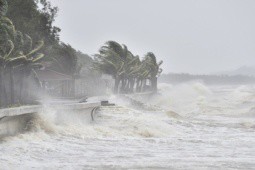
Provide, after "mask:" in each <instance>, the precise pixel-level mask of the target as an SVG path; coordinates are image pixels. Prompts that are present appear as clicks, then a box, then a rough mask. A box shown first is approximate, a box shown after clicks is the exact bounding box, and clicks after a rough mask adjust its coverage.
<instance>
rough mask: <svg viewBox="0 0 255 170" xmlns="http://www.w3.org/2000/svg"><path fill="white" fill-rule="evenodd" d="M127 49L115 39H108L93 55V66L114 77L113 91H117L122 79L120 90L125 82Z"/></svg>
mask: <svg viewBox="0 0 255 170" xmlns="http://www.w3.org/2000/svg"><path fill="white" fill-rule="evenodd" d="M128 53H129V51H128V49H127V47H126V46H125V45H123V46H121V45H120V44H119V43H117V42H115V41H108V42H106V43H105V45H104V46H102V47H101V48H100V50H99V54H96V55H95V68H96V69H98V70H100V71H102V72H103V73H105V74H109V75H111V76H112V77H113V78H114V79H115V84H114V92H115V93H118V92H119V85H120V82H121V81H122V88H121V89H122V90H123V87H124V84H125V79H124V78H125V69H126V65H125V63H126V61H127V56H128Z"/></svg>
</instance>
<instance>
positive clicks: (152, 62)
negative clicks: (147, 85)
mask: <svg viewBox="0 0 255 170" xmlns="http://www.w3.org/2000/svg"><path fill="white" fill-rule="evenodd" d="M144 62H145V65H146V67H147V68H148V69H147V70H148V71H149V75H148V76H149V77H148V78H149V79H150V81H151V88H152V89H151V90H152V91H153V92H157V78H158V76H159V75H160V74H161V73H162V71H163V70H162V69H161V68H160V66H161V65H162V64H163V61H160V62H158V63H157V58H156V56H155V55H154V54H153V53H152V52H148V53H147V54H146V55H145V60H144Z"/></svg>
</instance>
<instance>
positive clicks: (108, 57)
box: [94, 41, 162, 93]
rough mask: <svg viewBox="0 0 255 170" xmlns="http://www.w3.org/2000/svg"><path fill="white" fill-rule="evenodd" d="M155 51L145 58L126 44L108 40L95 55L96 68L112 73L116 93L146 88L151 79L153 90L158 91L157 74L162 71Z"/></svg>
mask: <svg viewBox="0 0 255 170" xmlns="http://www.w3.org/2000/svg"><path fill="white" fill-rule="evenodd" d="M161 64H162V61H161V62H159V63H157V61H156V57H155V55H154V54H153V53H148V54H147V55H146V56H145V58H144V60H142V61H141V60H140V58H139V56H134V55H133V54H132V53H131V52H130V51H129V50H128V48H127V46H126V45H120V44H119V43H117V42H115V41H108V42H106V43H105V45H104V46H102V47H101V48H100V50H99V54H96V55H95V64H94V65H95V68H96V69H97V70H100V71H101V72H102V73H104V74H109V75H112V77H113V78H114V79H115V85H114V92H115V93H119V92H120V93H132V92H134V87H135V84H136V91H137V92H141V91H143V90H144V88H145V83H146V80H147V79H149V80H150V81H151V85H152V87H151V90H153V91H155V92H156V91H157V76H158V75H159V74H160V73H161V72H162V69H160V65H161Z"/></svg>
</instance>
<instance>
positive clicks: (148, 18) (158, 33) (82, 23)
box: [50, 0, 255, 74]
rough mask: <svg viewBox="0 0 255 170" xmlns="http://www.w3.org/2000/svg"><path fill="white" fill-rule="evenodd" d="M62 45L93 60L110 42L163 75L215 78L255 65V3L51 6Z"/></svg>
mask: <svg viewBox="0 0 255 170" xmlns="http://www.w3.org/2000/svg"><path fill="white" fill-rule="evenodd" d="M50 1H51V2H52V3H53V4H54V5H56V6H58V7H59V9H60V11H59V14H58V17H57V20H56V23H55V25H57V26H59V27H61V29H62V32H61V34H60V35H61V40H62V41H63V42H66V43H69V44H71V45H72V46H74V47H75V48H76V49H79V50H80V51H82V52H84V53H87V54H95V53H96V52H97V51H98V49H99V48H100V46H101V45H103V44H104V43H105V42H106V41H107V40H115V41H117V42H120V43H124V44H126V45H127V46H128V47H129V49H130V50H131V51H132V52H133V53H134V54H138V55H140V56H143V55H144V54H145V53H146V52H148V51H152V52H154V53H155V54H156V55H157V56H158V58H159V59H161V60H164V65H163V68H164V72H165V73H168V72H189V73H199V74H202V73H214V72H219V71H225V70H232V69H236V68H238V67H240V66H243V65H247V66H251V65H254V63H255V0H50Z"/></svg>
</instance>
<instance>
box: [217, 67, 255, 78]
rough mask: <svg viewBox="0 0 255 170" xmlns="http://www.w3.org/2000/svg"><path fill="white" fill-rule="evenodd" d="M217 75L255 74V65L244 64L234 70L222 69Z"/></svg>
mask: <svg viewBox="0 0 255 170" xmlns="http://www.w3.org/2000/svg"><path fill="white" fill-rule="evenodd" d="M217 75H245V76H255V66H242V67H240V68H238V69H236V70H233V71H222V72H219V73H217Z"/></svg>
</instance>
